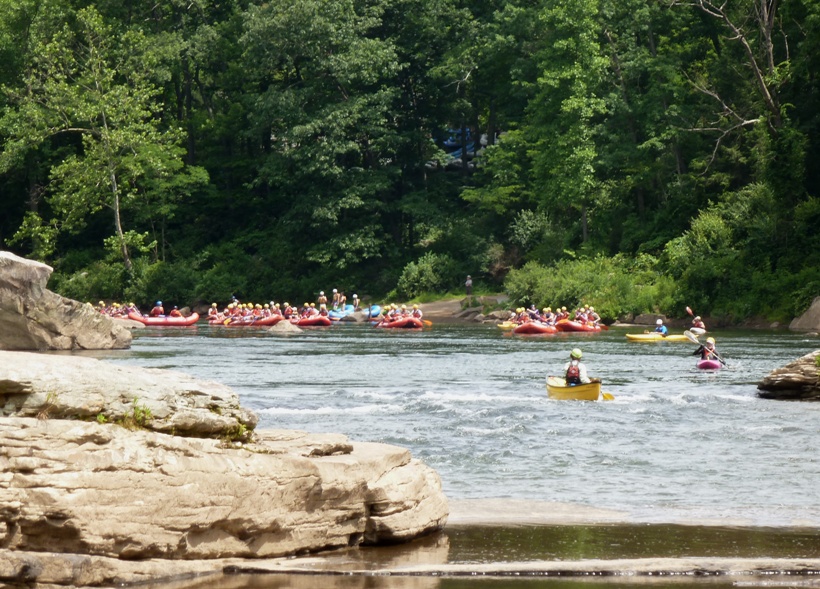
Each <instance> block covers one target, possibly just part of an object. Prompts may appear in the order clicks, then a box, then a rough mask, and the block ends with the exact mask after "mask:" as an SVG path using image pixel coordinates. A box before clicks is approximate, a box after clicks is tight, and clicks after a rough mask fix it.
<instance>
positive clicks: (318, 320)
mask: <svg viewBox="0 0 820 589" xmlns="http://www.w3.org/2000/svg"><path fill="white" fill-rule="evenodd" d="M290 322H291V323H293V324H294V325H298V326H299V327H330V326H331V325H333V321H331V320H330V317H325V316H324V315H316V316H314V317H300V318H298V319H291V320H290Z"/></svg>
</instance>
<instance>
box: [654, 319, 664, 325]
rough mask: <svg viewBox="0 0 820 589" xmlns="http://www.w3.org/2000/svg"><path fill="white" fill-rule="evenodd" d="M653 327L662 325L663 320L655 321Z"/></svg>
mask: <svg viewBox="0 0 820 589" xmlns="http://www.w3.org/2000/svg"><path fill="white" fill-rule="evenodd" d="M655 325H663V319H658V320H657V321H655Z"/></svg>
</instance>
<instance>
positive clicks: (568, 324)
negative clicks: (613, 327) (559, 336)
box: [555, 319, 601, 332]
mask: <svg viewBox="0 0 820 589" xmlns="http://www.w3.org/2000/svg"><path fill="white" fill-rule="evenodd" d="M555 328H556V329H557V330H558V331H583V332H596V331H601V326H600V325H595V324H594V323H581V322H580V321H572V320H570V319H561V320H560V321H558V322H557V323H556V324H555Z"/></svg>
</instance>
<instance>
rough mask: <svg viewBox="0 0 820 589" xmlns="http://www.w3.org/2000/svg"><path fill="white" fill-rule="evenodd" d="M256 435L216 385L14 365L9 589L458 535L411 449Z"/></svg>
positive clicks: (6, 449) (5, 494) (40, 358)
mask: <svg viewBox="0 0 820 589" xmlns="http://www.w3.org/2000/svg"><path fill="white" fill-rule="evenodd" d="M256 424H257V417H256V415H255V414H254V413H253V412H251V411H248V410H245V409H243V408H242V407H241V406H240V405H239V402H238V398H237V396H236V394H235V393H233V391H231V390H230V389H229V388H227V387H225V386H223V385H219V384H217V383H207V382H198V381H195V380H194V379H192V378H191V377H188V376H187V375H183V374H177V373H173V372H166V371H161V370H151V369H139V368H133V367H125V366H117V365H113V364H107V363H104V362H100V361H98V360H94V359H91V358H84V357H76V356H68V355H57V354H33V353H26V352H0V587H5V586H11V587H58V586H102V585H108V586H110V585H116V584H121V583H134V582H143V581H150V580H156V579H158V578H168V577H173V576H176V575H185V574H200V573H203V572H211V573H212V572H214V571H219V570H222V568H224V567H225V566H227V565H226V564H225V563H226V562H228V560H226V559H233V560H232V561H231V562H232V566H248V565H247V563H245V564H244V565H243V562H245V560H247V559H253V560H254V561H257V560H259V559H271V558H278V557H284V556H289V555H296V554H307V553H313V552H318V551H323V550H330V549H338V548H344V547H356V546H359V545H363V544H382V543H394V542H404V541H409V540H412V539H414V538H417V537H420V536H423V535H426V534H428V533H431V532H434V531H436V530H440V529H441V528H442V527H443V526H444V525H445V523H446V520H447V516H448V504H447V499H446V497H445V496H444V493H443V492H442V489H441V480H440V478H439V476H438V474H437V473H436V472H435V471H434V470H433V469H431V468H430V467H428V466H426V465H425V464H423V463H422V462H420V461H418V460H415V459H413V457H412V456H411V455H410V453H409V452H408V451H407V450H406V449H403V448H399V447H396V446H390V445H386V444H376V443H354V442H351V441H350V440H349V439H348V438H346V437H345V436H342V435H339V434H307V433H305V432H298V431H291V430H255V426H256ZM183 434H184V435H183Z"/></svg>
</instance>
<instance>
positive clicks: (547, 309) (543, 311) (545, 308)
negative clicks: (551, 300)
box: [541, 307, 549, 313]
mask: <svg viewBox="0 0 820 589" xmlns="http://www.w3.org/2000/svg"><path fill="white" fill-rule="evenodd" d="M547 311H549V308H548V307H544V308H543V309H541V312H542V313H546V312H547Z"/></svg>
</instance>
